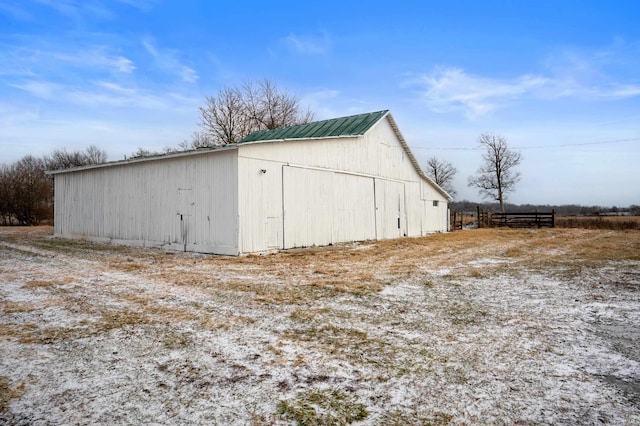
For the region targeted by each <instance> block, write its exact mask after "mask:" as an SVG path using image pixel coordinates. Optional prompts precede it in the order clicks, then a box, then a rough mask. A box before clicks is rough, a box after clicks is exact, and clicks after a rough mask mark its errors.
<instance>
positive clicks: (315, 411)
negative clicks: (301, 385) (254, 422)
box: [276, 389, 369, 426]
mask: <svg viewBox="0 0 640 426" xmlns="http://www.w3.org/2000/svg"><path fill="white" fill-rule="evenodd" d="M276 413H277V416H279V417H280V418H281V419H282V420H288V421H291V422H295V424H297V425H300V426H307V425H326V426H329V425H348V424H351V423H353V422H355V421H359V420H364V419H366V418H367V416H368V415H369V413H368V412H367V407H366V405H365V404H362V403H359V402H357V401H356V399H355V398H354V397H352V396H351V395H348V394H346V393H345V392H344V391H342V390H340V389H310V390H307V391H304V392H300V393H298V394H297V395H296V397H295V398H294V399H292V400H281V401H280V402H278V404H277V406H276Z"/></svg>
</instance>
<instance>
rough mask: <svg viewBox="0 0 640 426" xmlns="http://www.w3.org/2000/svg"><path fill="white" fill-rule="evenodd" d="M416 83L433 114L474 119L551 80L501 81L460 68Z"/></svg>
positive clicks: (443, 70)
mask: <svg viewBox="0 0 640 426" xmlns="http://www.w3.org/2000/svg"><path fill="white" fill-rule="evenodd" d="M414 83H415V84H418V85H420V86H422V88H423V90H422V93H421V97H422V99H423V100H424V101H425V102H426V103H427V105H428V106H429V107H430V108H431V109H432V110H433V111H436V112H449V111H455V110H462V111H464V113H465V114H466V115H467V116H468V117H469V118H474V117H477V116H481V115H484V114H487V113H488V112H490V111H493V110H495V109H496V108H499V107H500V106H502V105H504V104H506V103H507V102H508V101H509V100H512V99H514V98H517V97H518V96H522V95H524V94H527V93H531V92H533V91H535V90H537V89H539V88H540V87H543V86H544V85H546V84H548V80H547V79H546V78H544V77H540V76H534V75H524V76H521V77H518V78H516V79H512V80H499V79H492V78H487V77H480V76H474V75H471V74H467V73H466V72H464V71H463V70H462V69H459V68H438V69H436V70H435V71H434V72H432V73H431V74H424V75H421V76H419V77H418V78H417V79H416V80H415V81H414Z"/></svg>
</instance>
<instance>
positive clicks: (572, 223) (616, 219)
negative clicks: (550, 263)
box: [556, 216, 640, 231]
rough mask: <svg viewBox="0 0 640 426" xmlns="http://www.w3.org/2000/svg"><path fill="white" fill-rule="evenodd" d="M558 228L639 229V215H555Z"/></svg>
mask: <svg viewBox="0 0 640 426" xmlns="http://www.w3.org/2000/svg"><path fill="white" fill-rule="evenodd" d="M556 227H558V228H583V229H611V230H619V231H621V230H625V229H640V216H556Z"/></svg>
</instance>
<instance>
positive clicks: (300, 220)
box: [238, 120, 447, 252]
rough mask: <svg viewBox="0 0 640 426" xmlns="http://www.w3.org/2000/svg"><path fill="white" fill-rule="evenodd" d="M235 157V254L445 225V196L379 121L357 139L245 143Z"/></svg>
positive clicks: (425, 230)
mask: <svg viewBox="0 0 640 426" xmlns="http://www.w3.org/2000/svg"><path fill="white" fill-rule="evenodd" d="M238 155H239V159H238V170H239V175H240V176H239V182H240V183H239V185H240V188H243V189H242V191H241V193H240V195H239V197H240V199H239V214H240V217H241V219H240V226H241V228H240V250H241V251H242V252H255V251H265V250H269V249H273V248H289V247H299V246H311V245H325V244H330V243H337V242H345V241H358V240H366V239H376V238H377V239H388V238H397V237H399V236H405V235H406V236H419V235H426V234H427V233H431V232H444V231H446V230H447V223H446V217H447V200H446V199H445V198H444V197H443V196H442V195H441V194H440V193H439V192H438V191H437V190H436V189H435V188H434V187H433V186H431V184H430V183H429V182H427V181H426V180H425V179H423V178H422V177H421V176H420V175H419V174H418V173H417V171H416V170H415V168H414V167H413V164H412V163H411V161H410V159H409V157H408V156H407V155H406V152H405V151H404V149H403V148H402V146H401V144H400V142H399V141H398V139H397V136H396V134H395V132H394V131H393V129H392V127H391V125H390V124H389V123H388V122H387V121H386V120H382V121H381V122H379V123H378V124H376V125H375V126H374V127H373V128H372V129H370V130H369V132H367V134H366V135H365V136H364V137H357V138H355V137H352V138H332V139H321V140H310V141H307V140H303V141H283V142H269V143H258V144H246V145H241V146H240V147H239V148H238ZM262 170H264V171H265V173H263V172H262ZM434 201H437V202H438V206H436V207H434V206H433V204H434V203H433V202H434ZM283 214H284V215H283ZM278 224H279V226H278Z"/></svg>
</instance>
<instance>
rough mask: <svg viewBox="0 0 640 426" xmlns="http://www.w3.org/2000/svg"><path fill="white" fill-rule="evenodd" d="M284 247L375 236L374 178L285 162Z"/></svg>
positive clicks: (324, 243)
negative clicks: (286, 163)
mask: <svg viewBox="0 0 640 426" xmlns="http://www.w3.org/2000/svg"><path fill="white" fill-rule="evenodd" d="M283 194H284V203H283V205H284V248H292V247H305V246H312V245H328V244H333V243H338V242H345V241H360V240H369V239H374V238H375V236H376V222H375V204H374V203H375V196H374V186H373V179H372V178H370V177H363V176H357V175H350V174H345V173H336V172H332V171H325V170H318V169H305V168H299V167H289V166H283Z"/></svg>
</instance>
